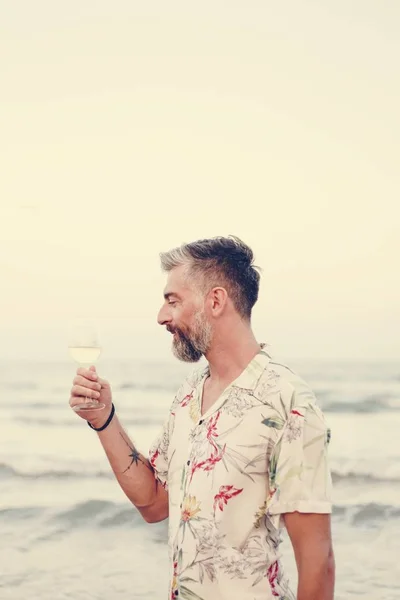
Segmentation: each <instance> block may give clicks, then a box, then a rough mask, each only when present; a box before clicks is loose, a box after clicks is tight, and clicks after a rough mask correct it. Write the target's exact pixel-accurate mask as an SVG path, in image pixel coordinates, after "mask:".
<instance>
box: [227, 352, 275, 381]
mask: <svg viewBox="0 0 400 600" xmlns="http://www.w3.org/2000/svg"><path fill="white" fill-rule="evenodd" d="M270 360H271V357H270V355H269V354H268V352H267V350H266V344H264V343H262V344H260V351H259V352H258V353H257V354H256V355H255V357H254V358H253V359H252V360H251V361H250V362H249V364H248V365H247V367H246V368H245V369H244V371H242V373H241V374H240V375H239V377H238V378H237V379H236V380H235V381H233V382H232V385H233V386H235V387H240V388H242V389H246V390H255V388H256V387H257V384H258V382H259V380H260V377H261V376H262V374H263V373H264V371H265V370H266V369H267V367H268V365H269V362H270Z"/></svg>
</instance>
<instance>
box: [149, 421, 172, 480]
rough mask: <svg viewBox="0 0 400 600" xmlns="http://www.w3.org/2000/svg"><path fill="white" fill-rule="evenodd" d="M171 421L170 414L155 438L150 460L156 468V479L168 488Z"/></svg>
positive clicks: (150, 451)
mask: <svg viewBox="0 0 400 600" xmlns="http://www.w3.org/2000/svg"><path fill="white" fill-rule="evenodd" d="M170 421H171V416H169V417H168V418H167V419H166V420H165V422H164V425H163V427H162V429H161V431H160V433H159V435H158V436H157V438H156V439H155V440H154V442H153V444H152V445H151V447H150V450H149V461H150V464H151V466H152V467H153V470H154V475H155V477H156V479H157V480H158V481H159V482H160V483H161V485H162V486H163V487H164V488H165V489H168V448H169V439H170Z"/></svg>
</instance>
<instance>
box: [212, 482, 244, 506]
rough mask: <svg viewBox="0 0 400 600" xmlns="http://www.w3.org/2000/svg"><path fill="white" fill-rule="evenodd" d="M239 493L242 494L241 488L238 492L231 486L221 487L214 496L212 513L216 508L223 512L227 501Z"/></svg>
mask: <svg viewBox="0 0 400 600" xmlns="http://www.w3.org/2000/svg"><path fill="white" fill-rule="evenodd" d="M241 492H243V488H242V489H240V490H238V489H237V488H235V487H233V485H221V487H220V488H219V492H218V494H216V495H215V496H214V512H215V511H216V510H217V507H218V508H219V509H220V510H221V511H223V510H224V506H226V505H227V504H228V500H230V499H231V498H233V497H234V496H237V495H238V494H240V493H241Z"/></svg>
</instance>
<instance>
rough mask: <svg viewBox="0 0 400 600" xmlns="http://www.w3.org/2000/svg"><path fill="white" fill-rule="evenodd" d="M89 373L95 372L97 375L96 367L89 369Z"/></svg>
mask: <svg viewBox="0 0 400 600" xmlns="http://www.w3.org/2000/svg"><path fill="white" fill-rule="evenodd" d="M89 371H93V373H96V367H95V366H94V365H92V366H91V367H89Z"/></svg>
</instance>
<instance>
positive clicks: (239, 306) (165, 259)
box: [160, 236, 260, 320]
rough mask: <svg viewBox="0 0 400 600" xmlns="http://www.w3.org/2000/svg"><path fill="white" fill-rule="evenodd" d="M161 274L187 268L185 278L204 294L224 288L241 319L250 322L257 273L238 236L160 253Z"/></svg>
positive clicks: (246, 247)
mask: <svg viewBox="0 0 400 600" xmlns="http://www.w3.org/2000/svg"><path fill="white" fill-rule="evenodd" d="M160 258H161V267H162V269H163V271H166V272H169V271H171V270H172V269H175V268H176V267H180V266H182V265H186V266H187V267H188V271H187V277H188V279H189V280H190V281H192V282H194V283H195V284H197V285H200V289H201V290H202V291H203V292H204V293H208V292H209V291H210V290H211V289H212V288H213V287H217V286H221V287H224V288H225V289H226V291H227V292H228V295H229V297H230V298H231V300H232V302H233V305H234V307H235V309H236V310H237V312H238V313H239V314H240V315H241V317H242V318H244V319H247V320H250V317H251V311H252V308H253V306H254V304H255V303H256V302H257V298H258V291H259V284H260V273H259V270H258V267H255V266H254V265H253V258H254V256H253V251H252V250H251V248H249V246H247V245H246V244H245V243H244V242H242V241H241V240H240V239H239V238H238V237H235V236H229V237H215V238H210V239H204V240H197V241H196V242H192V243H190V244H183V245H182V246H179V247H177V248H173V249H172V250H170V251H169V252H162V253H161V254H160Z"/></svg>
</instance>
